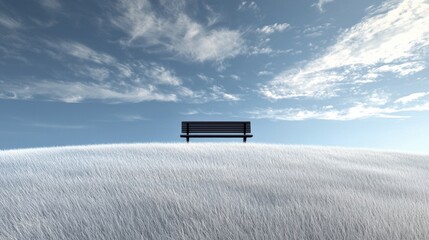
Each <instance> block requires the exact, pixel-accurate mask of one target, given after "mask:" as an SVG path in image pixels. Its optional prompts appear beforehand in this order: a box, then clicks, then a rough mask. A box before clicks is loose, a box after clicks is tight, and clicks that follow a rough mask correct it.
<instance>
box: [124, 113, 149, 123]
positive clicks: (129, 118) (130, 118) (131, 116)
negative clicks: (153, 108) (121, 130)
mask: <svg viewBox="0 0 429 240" xmlns="http://www.w3.org/2000/svg"><path fill="white" fill-rule="evenodd" d="M118 118H119V119H120V120H121V121H124V122H138V121H146V120H148V119H147V118H145V117H143V116H141V115H138V114H128V115H126V114H125V115H119V116H118Z"/></svg>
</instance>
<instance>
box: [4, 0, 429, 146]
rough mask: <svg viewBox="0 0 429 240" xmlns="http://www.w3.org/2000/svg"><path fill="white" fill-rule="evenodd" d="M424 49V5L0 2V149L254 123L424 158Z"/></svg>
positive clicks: (427, 91) (263, 133) (153, 138)
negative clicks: (194, 125) (190, 124)
mask: <svg viewBox="0 0 429 240" xmlns="http://www.w3.org/2000/svg"><path fill="white" fill-rule="evenodd" d="M428 51H429V1H428V0H361V1H355V0H302V1H294V0H272V1H240V0H219V1H207V0H200V1H199V0H175V1H170V0H75V1H65V0H31V1H30V0H20V1H12V0H0V149H12V148H28V147H44V146H63V145H81V144H104V143H130V142H183V141H184V140H183V139H180V137H179V135H180V122H181V121H184V120H229V121H239V120H250V121H251V122H252V133H253V134H254V137H253V138H252V139H249V142H263V143H279V144H305V145H326V146H343V147H358V148H374V149H386V150H395V151H407V152H422V153H429V141H428V136H429V124H428V119H429V82H428V80H429V79H428V73H429V70H428V69H429V68H428V60H429V52H428ZM192 140H194V139H192ZM192 140H191V141H192ZM195 141H212V140H211V139H202V140H195ZM221 141H229V140H221ZM231 141H240V140H239V139H233V140H231Z"/></svg>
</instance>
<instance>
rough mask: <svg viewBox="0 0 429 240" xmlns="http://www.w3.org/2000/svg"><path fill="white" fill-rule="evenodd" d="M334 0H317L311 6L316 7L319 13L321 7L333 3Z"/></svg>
mask: <svg viewBox="0 0 429 240" xmlns="http://www.w3.org/2000/svg"><path fill="white" fill-rule="evenodd" d="M333 1H334V0H318V2H317V3H315V4H313V6H316V7H317V8H318V9H319V11H320V12H323V11H324V9H323V6H324V5H325V4H327V3H330V2H333Z"/></svg>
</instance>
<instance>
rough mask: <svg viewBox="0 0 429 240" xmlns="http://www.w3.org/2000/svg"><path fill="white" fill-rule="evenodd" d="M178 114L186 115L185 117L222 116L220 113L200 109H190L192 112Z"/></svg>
mask: <svg viewBox="0 0 429 240" xmlns="http://www.w3.org/2000/svg"><path fill="white" fill-rule="evenodd" d="M180 114H182V115H187V116H190V115H210V116H212V115H222V113H221V112H212V111H203V110H201V109H192V110H188V111H186V112H181V113H180Z"/></svg>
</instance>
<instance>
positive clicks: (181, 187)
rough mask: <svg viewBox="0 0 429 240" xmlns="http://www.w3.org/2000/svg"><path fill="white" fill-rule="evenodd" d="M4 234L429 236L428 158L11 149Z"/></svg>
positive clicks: (234, 148)
mask: <svg viewBox="0 0 429 240" xmlns="http://www.w3.org/2000/svg"><path fill="white" fill-rule="evenodd" d="M0 239H8V240H9V239H10V240H13V239H20V240H21V239H79V240H83V239H91V240H96V239H429V156H428V155H411V154H402V153H390V152H376V151H369V150H356V149H340V148H324V147H305V146H284V145H266V144H250V143H248V144H241V143H240V144H235V143H227V144H226V143H191V144H126V145H125V144H124V145H99V146H80V147H59V148H45V149H28V150H9V151H0Z"/></svg>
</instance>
